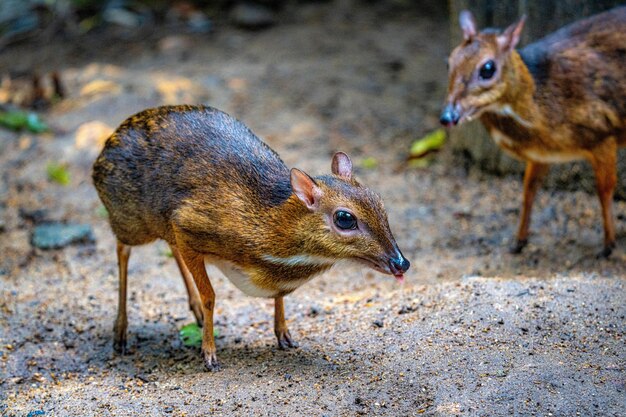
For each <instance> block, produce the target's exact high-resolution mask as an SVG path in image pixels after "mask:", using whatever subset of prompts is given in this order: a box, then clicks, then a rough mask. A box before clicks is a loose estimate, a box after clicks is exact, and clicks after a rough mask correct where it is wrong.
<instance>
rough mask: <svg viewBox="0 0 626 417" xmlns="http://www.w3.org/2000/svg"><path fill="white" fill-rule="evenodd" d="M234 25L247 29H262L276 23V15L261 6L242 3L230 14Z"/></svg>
mask: <svg viewBox="0 0 626 417" xmlns="http://www.w3.org/2000/svg"><path fill="white" fill-rule="evenodd" d="M230 18H231V19H232V21H233V23H234V24H236V25H237V26H240V27H242V28H245V29H262V28H265V27H268V26H272V25H273V24H275V23H276V18H275V16H274V13H272V11H271V10H270V9H268V8H267V7H264V6H261V5H259V4H251V3H240V4H238V5H237V6H235V7H234V8H233V10H232V11H231V14H230Z"/></svg>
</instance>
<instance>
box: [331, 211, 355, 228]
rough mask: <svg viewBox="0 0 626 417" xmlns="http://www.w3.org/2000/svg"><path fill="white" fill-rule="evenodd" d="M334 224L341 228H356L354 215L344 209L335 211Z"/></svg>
mask: <svg viewBox="0 0 626 417" xmlns="http://www.w3.org/2000/svg"><path fill="white" fill-rule="evenodd" d="M335 226H337V227H338V228H340V229H342V230H351V229H356V217H354V215H353V214H352V213H349V212H347V211H345V210H339V211H337V212H335Z"/></svg>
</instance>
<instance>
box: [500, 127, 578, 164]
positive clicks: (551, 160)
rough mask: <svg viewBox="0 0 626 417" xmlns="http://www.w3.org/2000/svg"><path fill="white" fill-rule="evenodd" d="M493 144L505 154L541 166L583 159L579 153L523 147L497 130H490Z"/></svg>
mask: <svg viewBox="0 0 626 417" xmlns="http://www.w3.org/2000/svg"><path fill="white" fill-rule="evenodd" d="M489 133H490V135H491V137H492V138H493V140H494V142H496V144H497V145H498V146H499V147H501V148H502V149H503V150H505V151H507V153H509V154H511V155H513V156H515V157H517V158H520V159H523V160H525V161H532V162H537V163H541V164H560V163H564V162H572V161H578V160H581V159H584V158H585V157H584V155H583V154H582V153H579V152H572V151H563V150H555V149H545V148H540V147H536V146H530V147H528V146H524V145H523V144H520V143H518V142H515V141H514V140H513V139H511V138H510V137H509V136H507V135H505V134H504V133H502V132H501V131H499V130H497V129H491V131H490V132H489Z"/></svg>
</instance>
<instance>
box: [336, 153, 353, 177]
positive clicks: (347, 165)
mask: <svg viewBox="0 0 626 417" xmlns="http://www.w3.org/2000/svg"><path fill="white" fill-rule="evenodd" d="M331 169H332V172H333V174H335V175H339V176H340V177H342V178H344V179H346V180H350V179H352V161H351V160H350V157H349V156H348V155H346V154H345V153H343V152H337V153H336V154H335V155H334V156H333V162H332V164H331Z"/></svg>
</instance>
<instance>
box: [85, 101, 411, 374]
mask: <svg viewBox="0 0 626 417" xmlns="http://www.w3.org/2000/svg"><path fill="white" fill-rule="evenodd" d="M93 180H94V184H95V186H96V189H97V190H98V194H99V195H100V198H101V199H102V202H103V203H104V205H105V207H106V208H107V210H108V212H109V221H110V224H111V228H112V229H113V232H114V233H115V235H116V237H117V256H118V264H119V279H120V287H119V307H118V315H117V319H116V321H115V328H114V333H115V335H114V336H115V340H114V347H115V349H116V350H118V351H123V350H124V348H125V344H126V328H127V317H126V281H127V279H126V278H127V271H128V268H127V266H128V259H129V256H130V252H131V247H132V246H135V245H142V244H146V243H149V242H152V241H154V240H156V239H163V240H165V241H166V242H167V243H168V244H169V245H170V247H171V249H172V253H173V255H174V257H175V259H176V262H177V263H178V267H179V269H180V272H181V274H182V276H183V279H184V281H185V285H186V287H187V291H188V294H189V303H190V307H191V309H192V310H193V312H194V314H195V316H196V319H197V320H198V322H201V323H203V340H202V354H203V358H204V362H205V365H206V367H207V368H208V369H214V368H216V367H217V358H216V352H215V342H214V339H213V311H214V308H215V292H214V291H213V287H212V286H211V282H210V280H209V277H208V276H207V272H206V270H205V261H206V262H209V263H211V264H214V265H215V266H217V267H218V268H219V269H220V270H221V271H222V272H223V273H224V275H225V276H226V277H227V278H229V279H230V280H231V281H232V283H233V284H234V285H235V286H237V287H238V288H239V289H240V290H242V291H243V292H244V293H246V294H248V295H251V296H257V297H270V298H274V300H275V322H274V324H275V326H274V330H275V334H276V337H277V339H278V344H279V346H280V347H282V348H287V347H294V346H295V343H294V342H293V340H292V338H291V335H290V334H289V330H288V329H287V325H286V323H285V315H284V307H283V297H284V296H285V295H287V294H289V293H291V292H292V291H294V290H295V289H296V288H298V287H300V286H301V285H303V284H304V283H306V282H307V281H308V280H310V279H311V278H312V277H313V276H315V275H317V274H320V273H322V272H324V271H326V270H328V269H329V268H331V267H332V266H333V265H334V264H335V263H336V262H337V261H340V260H353V261H356V262H359V263H362V264H364V265H367V266H369V267H371V268H373V269H375V270H377V271H380V272H382V273H385V274H391V275H394V276H396V277H397V278H398V279H402V277H403V274H404V273H405V272H406V271H407V269H408V268H409V261H408V260H407V259H406V258H405V257H404V256H403V255H402V252H400V249H399V248H398V245H397V244H396V241H395V239H394V237H393V235H392V234H391V230H390V229H389V224H388V222H387V214H386V211H385V208H384V207H383V203H382V201H381V199H380V198H379V197H378V195H377V194H375V193H374V192H372V191H371V190H369V189H368V188H366V187H364V186H362V185H361V184H360V183H359V182H357V180H356V179H355V178H354V176H353V175H352V163H351V161H350V158H348V156H347V155H346V154H344V153H342V152H338V153H336V154H335V155H334V157H333V159H332V175H322V176H318V177H314V178H313V177H310V176H309V175H307V174H306V173H304V172H303V171H300V170H298V169H296V168H292V169H291V170H289V169H288V168H287V167H286V166H285V164H284V163H283V161H282V160H281V159H280V157H279V156H278V155H277V154H276V153H275V152H274V151H273V150H272V149H270V148H269V146H267V145H266V144H265V143H263V142H262V141H261V140H260V139H259V138H257V137H256V136H255V135H254V134H253V133H252V132H251V131H250V130H249V129H248V128H247V127H246V126H244V125H243V124H242V123H241V122H239V121H237V120H236V119H234V118H232V117H230V116H228V115H227V114H225V113H223V112H221V111H219V110H216V109H213V108H210V107H203V106H166V107H159V108H156V109H149V110H145V111H143V112H141V113H138V114H136V115H134V116H132V117H130V118H129V119H127V120H126V121H125V122H123V123H122V124H121V126H120V127H119V128H118V129H117V130H116V131H115V133H113V135H112V136H111V137H110V138H109V139H108V140H107V142H106V144H105V147H104V149H103V150H102V153H101V154H100V156H99V157H98V159H97V160H96V162H95V164H94V166H93ZM196 288H197V291H198V293H199V296H198V293H196Z"/></svg>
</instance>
